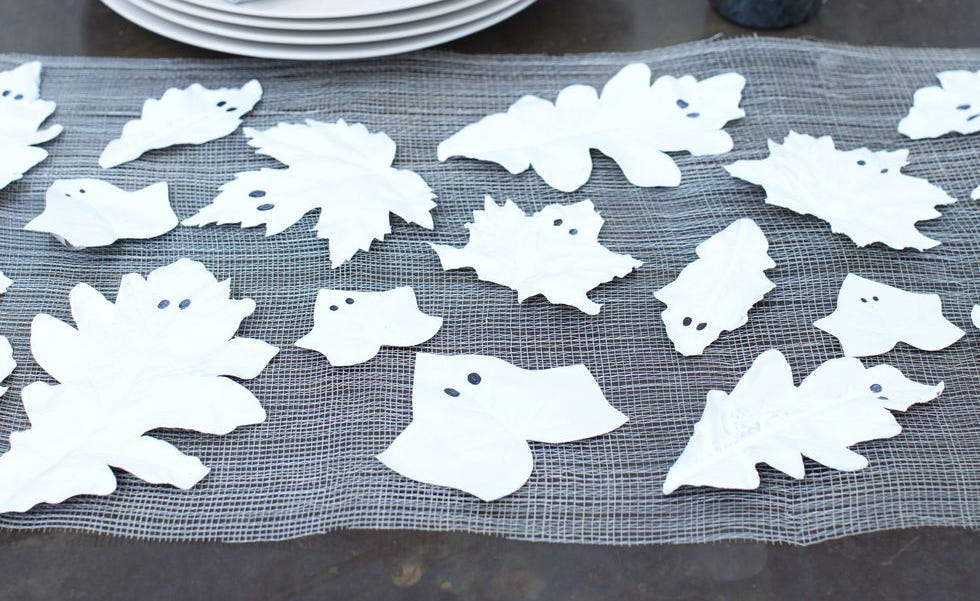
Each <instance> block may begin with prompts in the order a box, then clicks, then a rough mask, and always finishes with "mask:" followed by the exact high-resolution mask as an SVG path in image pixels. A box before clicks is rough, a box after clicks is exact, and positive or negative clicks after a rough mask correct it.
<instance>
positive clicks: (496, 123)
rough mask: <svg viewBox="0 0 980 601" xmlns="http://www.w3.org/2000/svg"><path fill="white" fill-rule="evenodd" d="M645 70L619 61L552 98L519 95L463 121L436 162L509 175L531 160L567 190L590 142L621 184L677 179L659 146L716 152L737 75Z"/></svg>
mask: <svg viewBox="0 0 980 601" xmlns="http://www.w3.org/2000/svg"><path fill="white" fill-rule="evenodd" d="M650 76H651V74H650V68H649V67H647V66H646V65H644V64H641V63H634V64H631V65H627V66H626V67H624V68H623V69H622V70H621V71H620V72H619V73H617V74H616V75H615V76H613V78H612V79H610V80H609V82H608V83H606V85H605V87H604V88H603V90H602V95H601V96H600V95H598V94H597V92H596V90H595V88H592V87H590V86H583V85H573V86H569V87H567V88H565V89H564V90H562V91H561V93H559V94H558V98H557V99H556V100H555V103H554V104H552V103H551V102H549V101H547V100H544V99H542V98H538V97H536V96H524V97H523V98H521V99H520V100H518V101H517V102H515V103H514V104H513V105H511V107H510V108H509V109H508V110H507V112H506V113H496V114H493V115H490V116H488V117H485V118H483V119H482V120H480V121H478V122H476V123H473V124H471V125H468V126H466V127H464V128H463V129H462V130H460V131H459V132H457V133H456V134H454V135H453V136H451V137H450V138H449V139H447V140H445V141H444V142H442V143H441V144H440V145H439V149H438V156H439V160H440V161H445V160H446V159H448V158H450V157H454V156H463V157H468V158H473V159H479V160H483V161H492V162H494V163H497V164H499V165H501V166H502V167H504V168H505V169H507V171H509V172H510V173H521V172H523V171H525V170H527V169H528V167H532V168H534V170H535V171H537V173H538V175H540V176H541V177H542V179H544V181H545V182H546V183H547V184H548V185H549V186H551V187H553V188H556V189H558V190H561V191H563V192H571V191H573V190H577V189H578V188H580V187H582V185H584V184H585V182H587V181H588V180H589V176H590V175H591V173H592V158H591V156H590V153H589V150H590V149H592V148H594V149H596V150H598V151H599V152H601V153H603V154H605V155H606V156H608V157H610V158H612V159H613V160H614V161H616V163H618V164H619V167H620V168H621V169H622V170H623V174H624V175H625V176H626V179H628V180H629V181H630V183H632V184H634V185H637V186H677V185H679V184H680V181H681V173H680V170H679V169H678V168H677V165H675V164H674V161H673V160H672V159H671V158H670V157H669V156H667V155H666V154H664V153H665V152H677V151H687V152H690V153H691V154H694V155H706V154H722V153H725V152H728V151H729V150H731V149H732V138H731V136H729V135H728V134H727V133H726V132H725V131H723V129H722V128H724V126H725V124H726V123H728V122H729V121H732V120H734V119H740V118H742V117H744V116H745V111H743V110H742V109H740V108H739V106H738V104H739V102H741V99H742V88H743V87H744V86H745V78H744V77H742V76H741V75H739V74H737V73H725V74H723V75H718V76H715V77H711V78H708V79H704V80H701V81H698V80H697V79H695V78H694V77H692V76H690V75H685V76H684V77H680V78H675V77H671V76H663V77H660V78H658V79H657V80H656V81H655V82H653V84H652V85H651V84H650Z"/></svg>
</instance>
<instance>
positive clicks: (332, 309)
mask: <svg viewBox="0 0 980 601" xmlns="http://www.w3.org/2000/svg"><path fill="white" fill-rule="evenodd" d="M344 302H345V303H347V304H348V305H353V304H354V299H352V298H347V299H345V300H344ZM339 308H340V307H338V306H337V305H330V310H331V311H336V310H337V309H339Z"/></svg>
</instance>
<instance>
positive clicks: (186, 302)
mask: <svg viewBox="0 0 980 601" xmlns="http://www.w3.org/2000/svg"><path fill="white" fill-rule="evenodd" d="M177 306H178V307H180V308H181V309H186V308H187V307H190V306H191V299H189V298H185V299H184V300H182V301H180V304H179V305H177Z"/></svg>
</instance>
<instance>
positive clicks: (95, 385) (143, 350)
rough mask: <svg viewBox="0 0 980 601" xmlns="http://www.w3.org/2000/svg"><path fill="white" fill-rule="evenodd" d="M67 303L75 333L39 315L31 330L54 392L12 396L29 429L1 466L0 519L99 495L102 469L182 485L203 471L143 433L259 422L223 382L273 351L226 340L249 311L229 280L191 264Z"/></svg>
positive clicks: (249, 370)
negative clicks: (113, 292) (112, 293)
mask: <svg viewBox="0 0 980 601" xmlns="http://www.w3.org/2000/svg"><path fill="white" fill-rule="evenodd" d="M69 300H70V303H71V311H72V316H73V317H74V320H75V322H76V324H77V328H73V327H71V326H70V325H68V324H66V323H64V322H62V321H60V320H58V319H56V318H54V317H51V316H50V315H44V314H41V315H38V316H36V317H35V318H34V322H33V324H32V326H31V350H32V351H33V353H34V357H35V359H36V360H37V362H38V363H39V364H40V365H41V367H43V368H44V370H45V371H47V372H48V373H49V374H51V375H52V376H53V377H54V378H55V379H56V380H58V382H59V383H58V384H55V385H51V384H47V383H44V382H35V383H33V384H30V385H28V386H26V387H25V388H24V389H23V391H22V395H21V396H22V399H23V402H24V409H25V410H26V412H27V416H28V418H30V420H31V428H30V429H29V430H25V431H23V432H15V433H13V434H11V436H10V441H11V446H10V451H9V452H8V453H6V454H5V455H3V456H2V457H0V511H27V510H28V509H30V508H31V507H33V506H34V505H36V504H38V503H42V502H47V503H59V502H61V501H63V500H64V499H66V498H68V497H71V496H75V495H79V494H99V495H105V494H109V493H111V492H112V491H113V490H115V486H116V480H115V477H114V476H113V475H112V471H111V470H110V466H112V467H118V468H121V469H125V470H127V471H129V472H131V473H133V474H134V475H136V476H138V477H140V478H143V479H145V480H147V481H148V482H152V483H160V484H163V483H166V484H172V485H174V486H177V487H179V488H185V489H186V488H190V487H191V486H193V485H194V484H196V483H197V482H198V481H199V480H200V479H201V478H203V477H204V476H205V475H206V474H207V473H208V469H207V468H206V467H204V466H203V465H202V464H201V462H200V461H199V460H198V459H197V458H195V457H189V456H187V455H184V454H183V453H181V452H180V451H179V450H178V449H176V448H175V447H173V446H172V445H170V444H168V443H166V442H163V441H161V440H158V439H155V438H152V437H149V436H147V435H146V433H147V432H149V431H150V430H154V429H156V428H182V429H188V430H196V431H198V432H204V433H209V434H226V433H228V432H230V431H231V430H233V429H235V428H236V427H239V426H244V425H247V424H255V423H259V422H262V421H264V419H265V411H264V410H263V409H262V406H261V405H260V404H259V402H258V400H257V399H256V398H255V396H253V395H252V393H251V392H249V391H248V390H247V389H246V388H245V387H244V386H242V385H241V384H238V383H237V382H235V381H233V380H231V379H229V378H227V377H223V376H235V377H238V378H243V379H249V378H254V377H255V376H257V375H258V373H259V372H260V371H261V370H262V369H263V368H264V367H265V366H266V364H267V363H268V362H269V361H270V360H271V359H272V357H273V356H274V355H275V354H276V353H277V352H278V349H276V348H275V347H273V346H270V345H268V344H266V343H265V342H262V341H259V340H252V339H248V338H236V337H234V335H235V332H236V331H237V330H238V327H239V325H240V324H241V322H242V320H243V319H244V318H245V317H247V316H249V315H250V314H251V313H252V311H253V310H254V309H255V303H254V302H253V301H252V300H251V299H244V300H233V299H231V298H229V283H228V282H227V281H225V282H219V281H218V280H217V279H215V277H214V275H212V274H211V273H210V272H209V271H208V270H207V268H206V267H204V265H202V264H201V263H197V262H195V261H190V260H187V259H181V260H179V261H177V262H176V263H172V264H170V265H167V266H165V267H161V268H159V269H156V270H154V271H153V272H151V273H150V274H149V276H147V277H146V278H145V279H144V278H143V277H142V276H140V275H138V274H129V275H127V276H125V277H124V278H123V280H122V284H121V285H120V288H119V294H118V295H117V297H116V302H115V303H111V302H109V301H108V300H106V298H105V297H104V296H103V295H102V294H101V293H99V292H98V291H97V290H95V289H94V288H92V287H91V286H88V285H86V284H78V285H77V286H76V287H75V288H74V289H72V291H71V293H70V295H69Z"/></svg>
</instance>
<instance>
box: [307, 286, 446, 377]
mask: <svg viewBox="0 0 980 601" xmlns="http://www.w3.org/2000/svg"><path fill="white" fill-rule="evenodd" d="M441 327H442V318H441V317H433V316H431V315H426V314H425V313H423V312H422V311H420V310H419V306H418V302H417V301H416V298H415V291H414V290H412V288H411V286H402V287H400V288H395V289H394V290H388V291H386V292H352V291H349V290H320V291H319V292H318V293H317V296H316V305H315V307H314V309H313V329H312V330H311V331H310V333H309V334H307V335H306V336H303V337H302V338H300V339H299V340H297V341H296V346H299V347H302V348H307V349H311V350H315V351H317V352H320V353H322V354H323V355H324V356H325V357H326V358H327V360H328V361H329V362H330V364H331V365H336V366H347V365H356V364H358V363H364V362H365V361H368V360H370V359H371V358H373V357H374V356H375V355H377V354H378V351H379V350H381V347H382V346H383V345H387V346H415V345H416V344H422V343H423V342H425V341H426V340H429V339H430V338H432V337H433V336H435V335H436V332H438V331H439V328H441Z"/></svg>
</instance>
